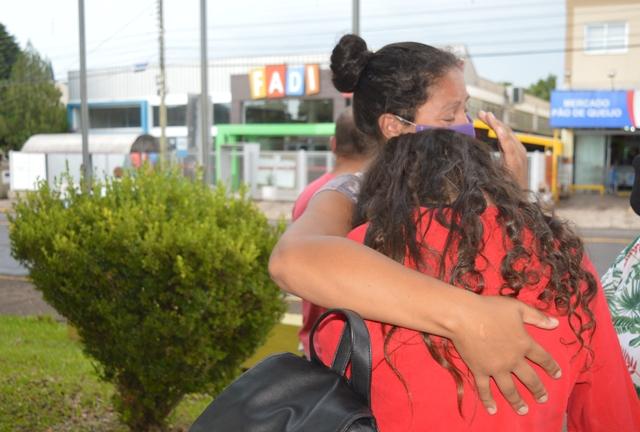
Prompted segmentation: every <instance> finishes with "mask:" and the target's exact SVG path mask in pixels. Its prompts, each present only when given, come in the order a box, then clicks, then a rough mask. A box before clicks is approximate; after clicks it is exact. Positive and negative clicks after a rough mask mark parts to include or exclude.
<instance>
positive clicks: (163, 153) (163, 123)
mask: <svg viewBox="0 0 640 432" xmlns="http://www.w3.org/2000/svg"><path fill="white" fill-rule="evenodd" d="M163 15H164V14H163V11H162V0H158V45H159V47H160V76H159V77H158V86H159V87H160V89H159V90H160V110H159V111H160V166H161V167H162V168H164V167H165V166H166V162H167V130H166V129H167V105H166V104H165V98H166V92H167V89H166V75H165V68H164V19H163Z"/></svg>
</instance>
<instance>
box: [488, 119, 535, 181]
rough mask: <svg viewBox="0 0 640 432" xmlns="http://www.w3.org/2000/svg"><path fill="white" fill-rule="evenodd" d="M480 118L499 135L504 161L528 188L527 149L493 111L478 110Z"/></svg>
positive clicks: (518, 179)
mask: <svg viewBox="0 0 640 432" xmlns="http://www.w3.org/2000/svg"><path fill="white" fill-rule="evenodd" d="M478 117H479V118H480V120H482V121H483V122H485V123H486V124H487V125H488V126H489V127H490V128H491V129H493V131H494V132H495V133H496V135H497V136H498V142H499V143H500V149H501V150H502V154H503V155H504V163H505V165H506V166H507V168H508V169H509V171H511V173H512V174H513V175H514V176H515V178H516V180H517V181H518V184H520V186H521V187H522V188H523V189H528V187H529V181H528V180H529V178H528V175H527V174H528V172H527V171H528V169H527V149H526V148H525V147H524V145H522V143H521V142H520V140H519V139H518V137H516V134H514V133H513V131H512V130H511V128H510V127H509V126H507V125H506V124H504V123H502V122H501V121H500V120H498V119H497V118H496V116H495V115H493V113H488V112H485V111H480V112H478Z"/></svg>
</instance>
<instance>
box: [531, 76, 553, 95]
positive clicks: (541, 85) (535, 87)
mask: <svg viewBox="0 0 640 432" xmlns="http://www.w3.org/2000/svg"><path fill="white" fill-rule="evenodd" d="M556 80H557V77H556V76H555V75H554V74H549V75H548V76H547V77H546V78H544V79H539V80H538V81H537V82H536V83H535V84H531V85H530V86H529V88H528V89H527V93H529V94H532V95H534V96H537V97H539V98H540V99H544V100H546V101H548V100H551V91H552V90H555V88H556Z"/></svg>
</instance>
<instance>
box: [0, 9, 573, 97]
mask: <svg viewBox="0 0 640 432" xmlns="http://www.w3.org/2000/svg"><path fill="white" fill-rule="evenodd" d="M207 4H208V6H207V7H208V11H207V21H208V22H207V28H208V48H209V49H208V54H209V58H210V59H214V58H224V57H237V56H252V55H270V54H303V53H324V52H326V53H327V54H329V53H330V52H331V49H332V48H333V46H334V45H335V43H336V42H337V41H338V39H339V38H340V36H341V35H342V34H344V33H348V32H350V30H351V7H352V0H277V1H265V0H232V1H229V0H227V1H208V2H207ZM199 7H200V1H199V0H164V26H165V45H166V54H165V57H166V63H167V64H185V63H192V64H193V63H197V62H198V61H199V56H200V48H199V47H200V45H199V44H200V27H199V25H200V18H199ZM85 21H86V24H85V26H86V39H87V68H88V69H89V70H91V69H94V68H102V67H115V66H130V65H133V64H138V63H157V62H158V56H159V55H158V51H159V50H158V30H157V28H158V15H157V0H107V1H105V0H85ZM0 22H1V23H2V24H4V25H5V27H6V28H7V31H9V33H11V34H12V35H14V36H15V37H16V40H17V42H18V43H19V44H20V45H21V46H22V47H24V46H25V45H26V44H27V43H28V42H29V43H31V44H32V46H33V47H34V48H35V49H36V50H37V51H38V52H39V53H40V54H41V55H42V56H44V57H46V58H48V59H49V60H50V61H51V63H52V65H53V69H54V73H55V76H56V79H57V80H60V81H66V80H67V72H68V71H70V70H78V69H79V42H78V41H79V39H78V1H77V0H19V1H15V0H0ZM360 34H361V36H362V37H363V38H364V39H365V40H366V41H367V44H368V45H369V47H370V48H372V49H374V50H375V49H377V48H381V47H382V46H384V45H385V44H388V43H392V42H399V41H408V40H411V41H418V42H423V43H427V44H431V45H436V46H447V45H459V44H464V45H466V47H467V49H468V51H469V53H470V55H471V61H472V62H473V64H474V66H475V68H476V70H477V71H478V73H479V74H480V76H482V77H484V78H487V79H490V80H492V81H496V82H504V81H508V82H511V83H513V84H515V85H518V86H524V87H527V86H529V85H530V84H531V83H534V82H535V81H537V80H538V79H540V78H544V77H546V76H547V75H548V74H550V73H552V74H555V75H556V76H558V77H559V81H562V76H563V75H564V72H563V64H564V51H563V50H564V46H565V41H564V36H565V2H564V0H513V1H509V0H448V1H447V0H393V1H391V0H360Z"/></svg>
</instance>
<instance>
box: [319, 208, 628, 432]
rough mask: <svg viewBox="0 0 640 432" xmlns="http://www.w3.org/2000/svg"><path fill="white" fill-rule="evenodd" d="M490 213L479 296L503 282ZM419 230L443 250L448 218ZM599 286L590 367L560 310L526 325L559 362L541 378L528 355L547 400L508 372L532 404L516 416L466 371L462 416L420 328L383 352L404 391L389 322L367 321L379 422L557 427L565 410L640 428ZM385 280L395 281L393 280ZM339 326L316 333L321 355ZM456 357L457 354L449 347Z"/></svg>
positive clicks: (387, 430) (609, 425)
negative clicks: (554, 322)
mask: <svg viewBox="0 0 640 432" xmlns="http://www.w3.org/2000/svg"><path fill="white" fill-rule="evenodd" d="M496 216H497V210H496V209H495V208H489V209H487V211H486V212H485V213H484V214H483V215H482V221H483V225H484V239H483V240H484V242H485V246H484V249H483V251H482V254H481V256H480V257H478V258H477V261H476V267H477V268H478V269H479V270H480V271H481V272H482V274H483V276H484V281H485V290H484V293H483V295H498V289H499V287H500V286H501V285H502V283H503V278H502V276H501V274H500V264H501V262H502V259H503V257H504V256H505V246H504V240H503V235H502V232H501V229H500V227H499V226H498V223H497V222H496ZM425 217H428V216H426V215H425ZM423 222H426V219H423ZM366 229H367V225H362V226H360V227H357V228H356V229H354V230H353V231H352V232H351V233H350V235H349V237H350V238H351V239H353V240H355V241H358V242H363V241H364V235H365V233H366ZM417 231H418V232H417V235H418V237H419V238H424V239H425V244H428V246H429V247H430V248H434V249H435V250H438V251H442V249H443V247H444V243H445V241H446V237H447V234H448V230H447V229H446V228H445V227H443V226H442V225H440V224H438V223H437V222H436V221H435V220H434V221H433V223H432V224H431V226H430V227H428V228H427V224H426V223H423V224H421V226H419V227H418V230H417ZM425 231H426V232H425ZM423 235H424V237H422V236H423ZM523 239H524V241H525V244H531V241H532V235H531V233H529V232H525V233H523ZM483 256H484V258H483ZM407 261H409V260H407ZM425 261H426V263H427V264H428V265H427V266H426V268H428V269H434V268H436V261H435V259H433V257H431V258H429V255H428V253H426V254H425ZM520 264H521V265H523V266H525V265H526V266H527V268H530V269H533V268H536V267H537V268H540V263H539V262H538V261H537V260H536V259H535V258H534V259H531V260H529V261H528V262H524V261H523V262H522V263H520ZM584 265H585V266H586V268H587V269H588V270H589V271H591V272H592V273H593V274H594V275H595V274H596V272H595V270H594V268H593V265H592V264H591V262H590V261H589V259H588V258H585V260H584ZM445 266H446V269H450V268H451V260H448V261H447V260H445ZM426 273H429V272H428V271H427V272H426ZM433 275H434V276H435V274H433ZM596 280H598V278H597V277H596ZM546 282H547V280H546V279H544V278H542V280H540V283H539V284H538V285H537V286H535V287H532V288H531V289H526V290H525V289H523V290H522V291H521V293H520V295H519V299H520V300H522V301H524V302H525V303H527V304H530V305H533V306H536V305H537V306H540V305H539V304H538V300H537V296H538V294H539V293H540V291H541V290H542V289H543V287H544V284H545V283H546ZM598 283H599V282H598ZM598 288H599V291H598V294H597V296H596V298H595V299H594V301H593V302H592V304H591V305H590V308H591V309H592V311H593V313H594V315H595V319H596V322H597V329H596V332H595V334H594V336H593V339H592V340H591V342H590V344H589V345H590V347H591V349H593V352H594V353H595V358H594V359H593V364H592V365H591V367H589V368H587V369H585V362H586V360H587V351H586V350H585V349H582V350H580V351H579V352H577V351H578V349H577V348H578V347H577V344H567V342H570V341H574V340H575V339H576V338H575V335H574V333H573V331H572V330H571V328H570V327H569V324H568V320H567V317H566V316H560V315H558V314H557V311H555V310H554V309H553V308H551V309H550V310H547V311H546V312H547V313H549V314H550V315H554V316H556V317H557V318H558V319H559V320H560V325H559V327H558V328H557V329H556V330H552V331H548V330H541V329H538V328H535V327H533V326H527V331H528V332H529V334H531V336H532V337H533V338H534V339H535V340H536V341H537V342H538V343H540V344H541V345H542V347H544V348H545V349H546V350H547V351H548V352H549V353H550V354H551V355H552V356H553V357H554V358H555V360H556V361H557V362H558V363H559V365H560V367H561V368H562V373H563V375H562V378H560V379H558V380H555V379H553V378H550V377H548V376H547V374H546V373H545V372H544V371H543V370H542V369H541V368H540V367H538V366H537V365H535V364H533V363H532V364H531V365H532V367H533V368H534V370H535V371H536V372H537V373H538V375H539V376H540V378H541V380H542V381H543V383H544V385H545V387H546V388H547V391H548V394H549V400H548V402H547V403H545V404H539V403H537V402H535V400H534V399H533V397H532V396H531V394H530V393H529V392H528V391H527V390H526V388H525V387H524V386H523V385H522V384H521V383H520V382H518V381H517V380H515V381H516V386H517V388H518V390H519V391H520V394H521V395H522V396H523V398H524V400H525V401H526V403H527V404H528V405H529V413H528V414H527V415H525V416H519V415H517V414H516V413H515V412H514V411H513V409H512V408H511V406H510V405H509V404H508V402H506V400H505V399H504V398H502V396H500V395H499V391H498V388H497V387H496V386H495V384H494V383H493V382H492V383H491V389H492V391H493V394H494V395H495V396H496V403H497V408H498V413H497V414H495V415H493V416H491V415H489V414H488V413H487V412H486V410H485V409H484V407H483V405H482V403H481V402H480V401H479V399H478V397H477V395H476V394H475V392H474V386H473V381H472V379H471V377H470V378H469V379H465V382H464V397H463V404H462V411H463V414H464V416H463V417H461V416H460V415H459V413H458V404H457V391H456V386H455V383H454V380H453V378H452V376H451V375H450V373H449V372H448V371H447V370H446V369H444V368H443V367H441V366H440V365H439V364H437V363H436V362H435V361H434V360H433V358H432V357H431V355H430V354H429V352H428V351H427V348H426V347H425V344H424V342H423V340H422V335H421V334H420V333H418V332H415V331H412V330H408V329H398V331H397V332H396V334H395V335H394V337H393V339H392V341H391V342H390V344H389V345H388V348H387V351H388V352H389V353H391V354H390V356H391V359H392V362H393V364H394V366H395V367H396V368H397V370H398V371H399V372H400V374H401V376H402V377H403V379H404V380H405V382H406V384H407V387H408V390H409V392H407V390H406V389H405V388H404V386H403V384H402V382H401V381H400V380H399V379H398V377H397V376H396V374H395V373H394V372H393V370H392V369H391V367H389V365H388V364H387V363H386V362H385V359H384V351H383V347H384V332H383V330H384V329H385V328H386V329H389V328H390V327H389V326H387V325H383V324H381V323H379V322H374V321H367V327H368V329H369V333H370V336H371V344H372V361H373V372H372V383H371V399H372V409H373V413H374V415H375V417H376V419H377V422H378V426H379V428H380V431H381V432H395V431H398V432H401V431H402V432H408V431H416V432H418V431H420V432H422V431H426V430H428V431H447V432H451V431H492V432H493V431H509V432H512V431H545V432H546V431H561V430H562V428H563V421H564V418H565V413H567V416H568V418H567V422H568V431H569V432H571V431H580V432H584V431H594V432H595V431H603V432H604V431H607V432H609V431H640V406H639V403H638V399H637V396H636V392H635V390H634V388H633V385H632V383H631V380H630V379H629V375H628V373H627V370H626V366H625V363H624V360H623V357H622V354H621V350H620V346H619V343H618V338H617V337H616V333H615V331H614V328H613V325H612V323H611V318H610V315H609V310H608V308H607V303H606V299H605V297H604V294H603V291H602V287H601V286H600V285H599V287H598ZM389 289H393V287H392V286H390V287H389ZM341 330H342V322H341V321H340V320H338V319H333V320H332V321H330V322H328V323H327V324H326V325H323V328H322V329H321V330H320V331H319V332H318V336H317V338H316V341H315V342H316V344H317V345H320V347H322V348H323V349H322V354H321V357H322V358H323V361H325V363H327V364H328V363H329V362H330V361H331V360H332V358H331V357H332V355H333V353H334V352H335V347H336V345H337V342H338V337H339V335H340V333H341ZM432 339H433V340H435V341H436V343H438V341H441V340H442V339H439V338H437V337H432ZM563 342H565V343H563ZM576 353H577V354H576ZM454 357H457V353H455V350H454ZM454 363H455V365H456V366H457V368H458V369H459V370H460V371H462V374H463V376H466V375H470V373H469V370H468V369H467V368H466V366H465V364H464V363H463V362H462V361H461V360H459V359H457V358H456V359H454Z"/></svg>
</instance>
